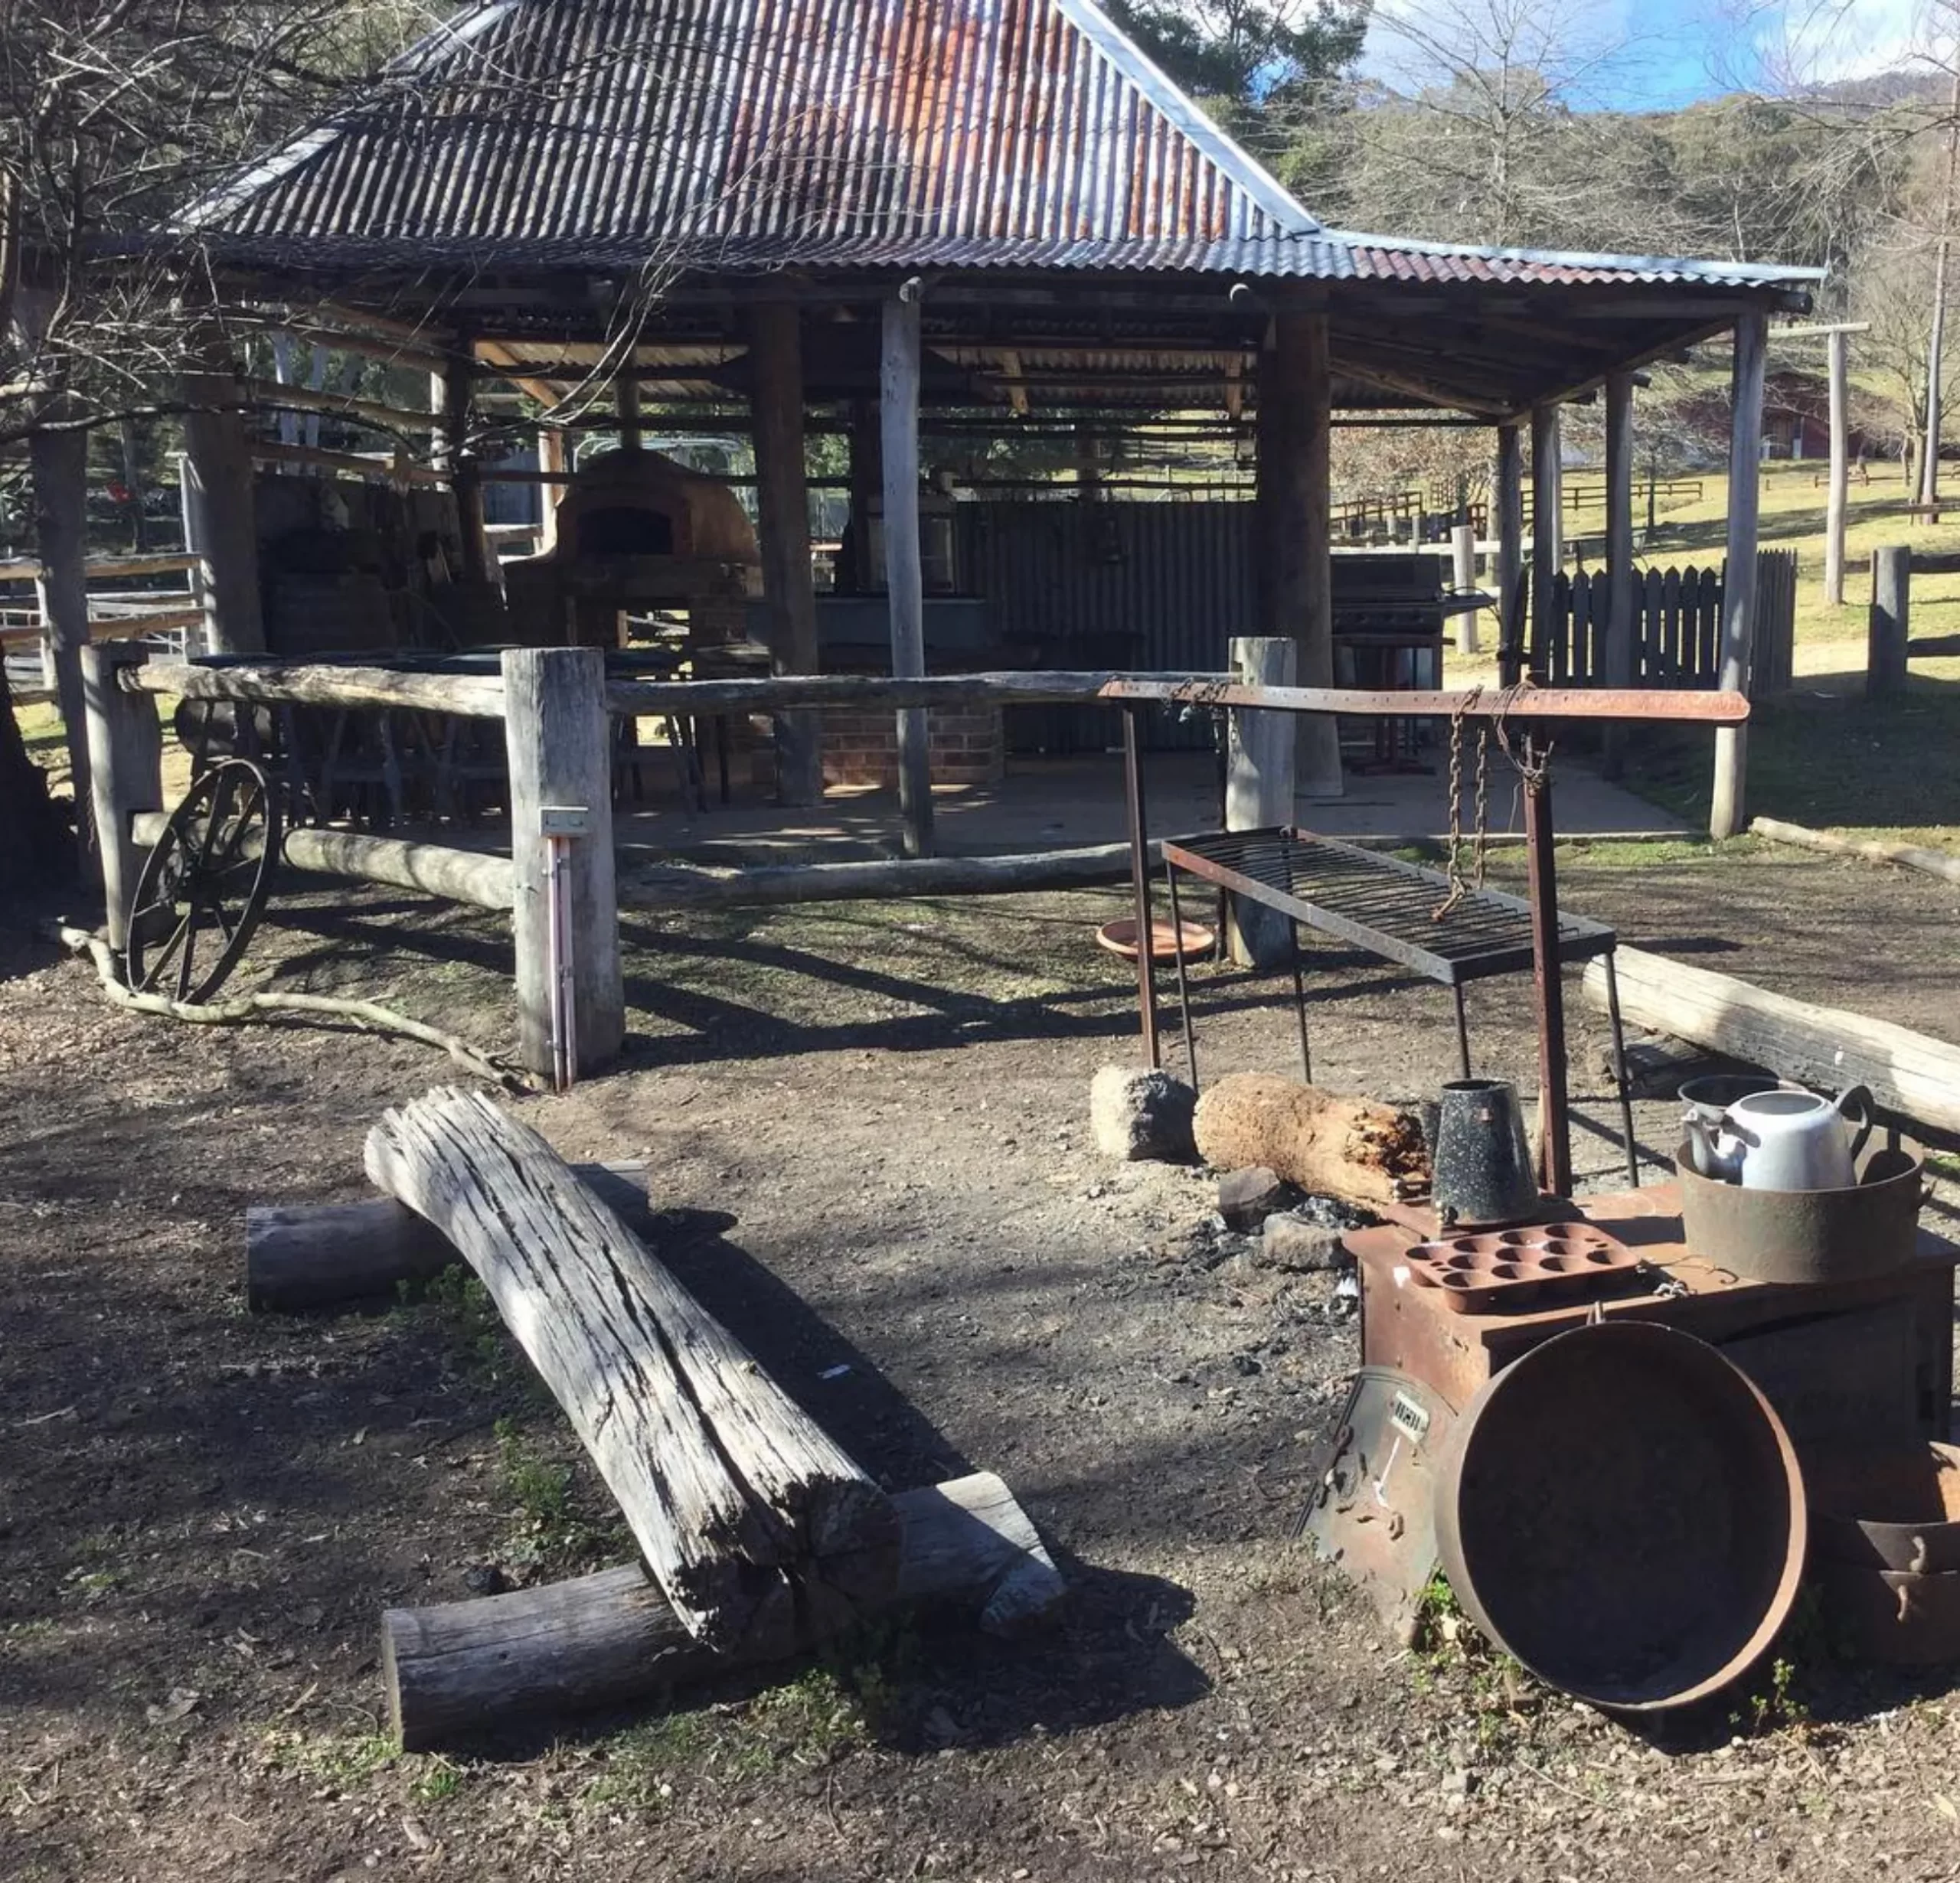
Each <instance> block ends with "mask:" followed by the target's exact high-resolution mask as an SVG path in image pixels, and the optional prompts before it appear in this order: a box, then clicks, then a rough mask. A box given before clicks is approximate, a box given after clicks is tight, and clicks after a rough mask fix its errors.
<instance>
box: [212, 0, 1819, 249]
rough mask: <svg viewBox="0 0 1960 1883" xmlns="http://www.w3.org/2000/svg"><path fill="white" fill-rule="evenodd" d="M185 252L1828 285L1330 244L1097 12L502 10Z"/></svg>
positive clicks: (227, 199) (600, 3)
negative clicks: (207, 246)
mask: <svg viewBox="0 0 1960 1883" xmlns="http://www.w3.org/2000/svg"><path fill="white" fill-rule="evenodd" d="M180 227H181V228H183V229H185V230H192V231H195V232H197V233H199V234H200V235H201V236H203V237H205V238H207V240H211V242H212V243H213V244H214V246H217V247H218V248H219V249H220V250H222V251H224V252H225V253H229V254H230V255H232V256H235V257H236V258H237V259H241V260H245V261H252V260H258V261H262V262H266V263H274V264H285V265H295V264H296V265H300V266H315V267H320V266H350V267H360V268H392V267H406V268H414V269H428V268H430V267H441V266H485V265H488V264H497V265H505V266H537V267H586V268H593V269H606V270H612V269H632V268H637V267H639V266H644V265H646V264H648V263H671V264H676V265H685V266H692V267H697V268H713V269H724V270H729V271H759V270H766V269H776V268H781V267H784V266H801V267H804V268H809V269H818V268H837V269H886V268H908V269H909V268H921V267H943V268H965V269H974V268H1014V269H1057V268H1060V269H1083V270H1093V271H1098V272H1103V271H1108V272H1129V271H1132V270H1138V269H1144V270H1151V271H1175V272H1207V273H1210V272H1218V273H1229V274H1232V275H1234V276H1248V277H1253V278H1258V277H1282V278H1283V277H1292V278H1305V279H1324V280H1341V279H1374V280H1421V281H1462V282H1625V281H1629V280H1638V281H1669V282H1697V283H1702V284H1706V285H1709V286H1755V285H1759V284H1762V283H1766V282H1770V283H1785V282H1796V281H1802V280H1808V279H1815V275H1814V274H1813V273H1812V272H1811V271H1808V270H1793V269H1783V270H1773V271H1772V270H1761V269H1745V268H1740V267H1736V266H1730V265H1728V264H1723V263H1692V262H1683V261H1671V260H1654V259H1645V258H1638V257H1635V258H1619V257H1610V256H1540V255H1537V254H1534V253H1530V251H1525V250H1478V249H1468V248H1452V247H1450V246H1447V245H1439V244H1434V243H1413V242H1402V241H1398V240H1395V239H1393V238H1390V237H1377V236H1363V235H1348V234H1344V233H1340V232H1338V231H1334V230H1325V229H1323V228H1322V227H1321V225H1320V224H1319V223H1318V222H1317V221H1316V220H1315V218H1314V217H1312V215H1311V214H1308V211H1307V210H1305V209H1304V208H1302V207H1301V206H1300V205H1299V204H1298V203H1296V202H1295V201H1293V200H1292V197H1289V195H1288V194H1286V192H1285V191H1284V190H1283V189H1282V188H1280V186H1279V184H1278V183H1276V181H1274V180H1273V178H1272V177H1271V176H1270V175H1268V173H1267V172H1266V171H1265V170H1263V168H1261V167H1260V166H1259V165H1258V163H1257V162H1255V161H1254V160H1253V158H1251V157H1250V156H1249V155H1247V154H1246V152H1244V151H1243V150H1241V149H1240V148H1239V147H1238V146H1237V145H1236V144H1234V143H1233V142H1232V141H1231V140H1230V139H1229V138H1228V137H1227V136H1226V135H1225V134H1224V133H1223V132H1222V131H1220V129H1218V128H1217V126H1216V125H1214V124H1213V123H1212V122H1211V121H1210V119H1208V118H1207V117H1206V116H1205V115H1204V113H1202V112H1201V111H1200V110H1199V109H1197V107H1196V106H1194V105H1193V104H1192V103H1191V102H1190V101H1189V100H1187V99H1186V98H1185V97H1184V96H1183V95H1182V93H1180V92H1179V91H1178V90H1177V88H1176V87H1175V86H1173V85H1172V84H1171V83H1170V82H1169V80H1167V79H1166V78H1165V77H1164V76H1163V74H1162V73H1160V72H1158V70H1156V69H1155V67H1153V66H1152V64H1150V62H1149V61H1148V60H1147V59H1146V58H1145V57H1144V56H1143V54H1142V53H1141V52H1139V51H1138V50H1137V48H1136V47H1135V46H1133V45H1132V44H1130V42H1129V41H1128V40H1127V39H1125V38H1124V37H1123V35H1122V34H1121V33H1120V32H1119V31H1118V30H1117V29H1116V27H1115V26H1114V25H1113V24H1112V22H1111V21H1109V19H1108V18H1106V15H1103V13H1102V11H1100V10H1099V8H1097V7H1096V5H1094V4H1093V0H480V4H479V5H476V6H475V7H473V8H470V9H469V10H468V11H466V12H464V13H463V14H462V15H460V16H459V18H457V19H456V21H452V22H451V23H450V24H448V25H446V26H445V27H444V28H441V29H439V31H436V33H434V34H431V35H430V36H429V37H428V38H426V39H425V40H423V41H422V42H421V43H420V44H418V45H417V47H415V48H414V49H413V51H411V52H410V53H409V54H407V55H405V56H404V57H403V58H402V59H400V60H397V62H396V63H395V64H394V65H393V66H392V67H390V68H389V69H388V70H387V72H386V73H384V74H383V75H382V76H381V78H380V79H379V80H377V82H376V83H374V85H373V86H371V87H369V88H368V89H367V90H364V92H363V93H361V96H358V98H357V99H355V100H354V101H353V102H352V103H350V104H349V105H348V106H347V107H346V108H345V109H343V110H342V111H341V113H338V115H337V116H335V117H334V118H332V119H330V120H328V121H327V122H325V123H323V124H322V125H320V126H317V127H315V129H312V130H310V131H309V132H306V133H305V134H304V135H302V136H300V137H299V138H296V139H294V140H293V141H292V142H290V143H289V144H288V145H286V146H285V147H284V148H283V149H281V150H279V152H276V153H275V154H273V155H271V156H270V157H269V158H266V159H265V160H264V161H263V162H260V163H259V164H257V165H254V166H253V167H252V168H250V169H247V170H246V171H243V172H242V173H241V174H240V175H239V176H237V178H234V180H232V181H230V182H229V183H227V184H225V185H224V186H223V187H221V188H219V189H217V190H216V191H213V192H211V194H207V196H206V197H204V198H202V199H201V201H199V202H198V203H197V204H194V205H193V206H192V207H191V208H190V209H188V210H186V211H185V214H184V215H183V217H182V218H181V224H180Z"/></svg>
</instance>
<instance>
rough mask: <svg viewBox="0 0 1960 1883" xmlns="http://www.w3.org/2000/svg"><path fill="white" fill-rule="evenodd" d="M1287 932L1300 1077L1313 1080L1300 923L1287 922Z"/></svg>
mask: <svg viewBox="0 0 1960 1883" xmlns="http://www.w3.org/2000/svg"><path fill="white" fill-rule="evenodd" d="M1286 928H1287V932H1288V933H1289V935H1292V938H1293V1010H1294V1011H1295V1013H1297V1014H1298V1015H1299V1021H1300V1077H1301V1078H1302V1079H1303V1080H1305V1082H1306V1083H1307V1084H1308V1085H1312V1083H1313V1082H1314V1050H1313V1048H1312V1046H1311V1045H1310V1044H1309V1043H1308V1039H1307V982H1306V976H1305V974H1304V973H1303V972H1302V969H1301V966H1300V925H1299V923H1298V922H1288V923H1287V925H1286Z"/></svg>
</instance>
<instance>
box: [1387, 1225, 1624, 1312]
mask: <svg viewBox="0 0 1960 1883" xmlns="http://www.w3.org/2000/svg"><path fill="white" fill-rule="evenodd" d="M1403 1261H1405V1262H1406V1264H1407V1265H1408V1269H1409V1280H1410V1284H1412V1285H1413V1286H1414V1287H1419V1288H1434V1289H1435V1290H1436V1291H1437V1293H1438V1294H1439V1296H1440V1297H1441V1299H1442V1305H1443V1306H1444V1307H1447V1308H1449V1309H1450V1310H1452V1311H1453V1312H1455V1313H1456V1314H1520V1313H1522V1312H1523V1311H1524V1310H1526V1309H1527V1308H1528V1309H1530V1310H1534V1312H1535V1311H1536V1310H1537V1309H1540V1308H1544V1307H1558V1306H1560V1304H1563V1303H1564V1302H1567V1301H1576V1300H1586V1298H1588V1297H1590V1296H1593V1295H1596V1294H1605V1293H1606V1292H1607V1291H1609V1289H1612V1288H1615V1287H1619V1285H1620V1284H1622V1283H1623V1282H1625V1280H1626V1279H1627V1278H1628V1276H1630V1275H1631V1274H1633V1272H1634V1271H1635V1270H1636V1269H1637V1268H1639V1266H1640V1258H1639V1256H1638V1255H1635V1253H1634V1252H1633V1251H1632V1249H1630V1248H1628V1247H1627V1246H1626V1245H1625V1243H1623V1242H1619V1241H1618V1240H1616V1239H1615V1238H1614V1237H1612V1236H1610V1235H1608V1234H1607V1233H1606V1231H1605V1230H1603V1229H1596V1228H1595V1227H1594V1226H1593V1225H1592V1224H1591V1223H1589V1222H1542V1223H1536V1224H1527V1225H1526V1226H1525V1227H1524V1228H1523V1229H1498V1230H1492V1231H1489V1232H1486V1233H1485V1234H1483V1235H1453V1236H1445V1237H1442V1238H1439V1239H1438V1240H1437V1241H1436V1242H1418V1243H1416V1245H1414V1246H1413V1248H1410V1250H1408V1252H1406V1254H1405V1255H1403Z"/></svg>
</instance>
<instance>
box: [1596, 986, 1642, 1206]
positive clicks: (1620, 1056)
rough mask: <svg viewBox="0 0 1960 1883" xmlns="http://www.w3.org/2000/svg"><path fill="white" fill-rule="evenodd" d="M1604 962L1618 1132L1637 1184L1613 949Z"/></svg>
mask: <svg viewBox="0 0 1960 1883" xmlns="http://www.w3.org/2000/svg"><path fill="white" fill-rule="evenodd" d="M1603 958H1604V960H1605V961H1606V1018H1607V1020H1609V1022H1610V1023H1612V1030H1613V1079H1614V1082H1615V1083H1616V1084H1617V1085H1619V1088H1620V1136H1621V1138H1622V1141H1623V1142H1624V1143H1625V1147H1626V1176H1627V1182H1628V1183H1629V1184H1630V1185H1631V1186H1632V1187H1633V1188H1634V1189H1635V1190H1638V1189H1639V1188H1640V1146H1639V1144H1638V1141H1636V1140H1635V1137H1634V1134H1633V1088H1632V1086H1631V1085H1628V1082H1627V1074H1626V1032H1625V1028H1623V1027H1622V1026H1621V1024H1620V977H1619V971H1618V970H1617V969H1616V968H1615V967H1614V965H1613V950H1612V949H1611V948H1609V949H1608V950H1607V951H1606V955H1605V956H1604V957H1603Z"/></svg>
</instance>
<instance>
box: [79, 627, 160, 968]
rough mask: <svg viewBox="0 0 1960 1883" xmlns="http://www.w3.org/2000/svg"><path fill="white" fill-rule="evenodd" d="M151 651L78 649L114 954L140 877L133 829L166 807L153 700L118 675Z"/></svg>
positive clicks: (137, 646) (138, 646) (130, 646)
mask: <svg viewBox="0 0 1960 1883" xmlns="http://www.w3.org/2000/svg"><path fill="white" fill-rule="evenodd" d="M148 659H149V648H146V647H145V646H143V645H142V643H141V642H140V641H137V642H131V641H103V642H102V643H101V644H100V645H97V646H95V647H91V648H83V650H82V698H83V710H84V713H85V715H86V716H87V721H88V751H89V782H88V793H89V810H90V816H91V817H92V819H93V823H94V827H95V848H96V857H97V859H98V860H99V863H100V868H101V870H102V894H103V902H104V904H105V905H106V908H107V911H108V918H109V946H110V947H111V948H113V949H115V951H116V952H117V953H118V954H120V953H121V952H122V951H123V948H125V947H126V945H128V942H129V911H130V906H131V902H132V899H133V898H134V896H135V895H136V879H137V877H138V876H140V875H141V874H142V867H143V847H142V845H141V844H139V843H138V842H137V841H136V832H135V822H136V818H137V817H138V816H139V814H142V812H144V811H161V810H162V808H163V728H162V725H161V723H159V722H158V719H157V715H156V697H155V695H154V694H153V693H125V692H124V691H123V686H122V683H121V680H120V679H119V675H120V674H121V673H122V671H123V669H124V668H125V667H140V666H142V664H143V663H144V661H146V660H148Z"/></svg>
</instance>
